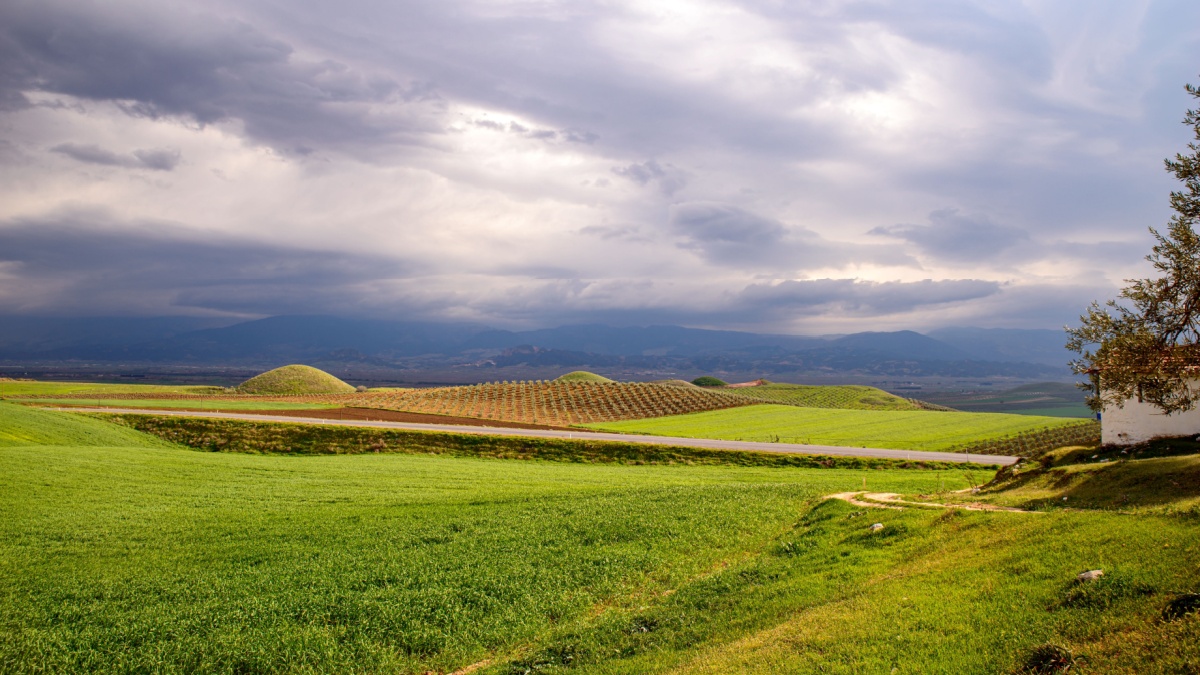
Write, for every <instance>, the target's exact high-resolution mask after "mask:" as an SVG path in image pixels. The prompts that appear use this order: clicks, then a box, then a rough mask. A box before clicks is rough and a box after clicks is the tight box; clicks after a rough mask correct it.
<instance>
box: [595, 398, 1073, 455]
mask: <svg viewBox="0 0 1200 675" xmlns="http://www.w3.org/2000/svg"><path fill="white" fill-rule="evenodd" d="M1072 424H1078V421H1077V420H1069V419H1059V418H1051V417H1032V416H1028V415H1001V414H989V413H957V412H932V411H882V410H837V409H820V408H797V407H793V406H784V405H756V406H747V407H743V408H731V409H727V410H714V411H711V412H702V413H691V414H688V415H674V416H671V417H657V418H652V419H643V420H628V421H621V422H609V423H605V424H593V425H587V426H589V427H590V428H594V429H603V430H605V431H619V432H626V433H638V434H656V435H661V436H682V437H685V438H719V439H726V440H745V441H778V442H781V443H812V444H818V445H848V446H853V447H872V448H894V449H898V450H951V449H954V448H956V447H959V446H964V445H972V444H975V443H978V442H979V441H983V440H986V439H990V438H998V437H1001V436H1008V435H1013V434H1019V433H1022V432H1027V431H1033V430H1038V429H1042V428H1044V427H1050V428H1053V427H1058V426H1067V425H1072Z"/></svg>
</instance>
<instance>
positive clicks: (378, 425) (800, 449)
mask: <svg viewBox="0 0 1200 675" xmlns="http://www.w3.org/2000/svg"><path fill="white" fill-rule="evenodd" d="M54 410H61V411H63V412H102V413H117V414H123V415H158V416H164V417H165V416H174V417H206V418H216V419H233V420H248V421H253V422H284V423H293V424H326V425H333V426H348V427H368V428H373V429H404V430H409V431H435V432H437V431H441V432H452V433H456V434H480V435H487V436H522V437H527V438H557V439H572V438H578V439H586V440H589V441H617V442H621V443H646V444H650V445H674V446H681V447H691V448H707V449H711V450H741V451H750V452H777V453H784V454H801V455H836V456H842V457H872V458H878V459H899V460H913V461H934V462H959V463H968V464H995V465H1000V466H1008V465H1010V464H1015V463H1017V461H1018V460H1019V459H1020V458H1019V457H1009V456H1005V455H975V454H966V453H956V452H933V451H922V450H891V449H887V448H855V447H849V446H837V445H801V444H795V443H760V442H754V441H727V440H716V439H709V438H679V437H672V436H645V435H638V434H614V433H606V432H600V431H591V430H580V431H578V432H575V431H562V430H552V429H512V428H501V427H480V426H462V425H455V424H422V423H414V422H383V421H367V420H330V419H322V418H319V417H296V416H291V415H251V414H246V413H234V412H219V411H179V410H150V409H145V408H76V407H70V408H54Z"/></svg>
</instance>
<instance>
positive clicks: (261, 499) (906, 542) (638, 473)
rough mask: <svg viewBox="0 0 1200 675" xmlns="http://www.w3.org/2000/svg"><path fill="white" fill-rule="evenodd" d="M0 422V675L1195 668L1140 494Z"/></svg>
mask: <svg viewBox="0 0 1200 675" xmlns="http://www.w3.org/2000/svg"><path fill="white" fill-rule="evenodd" d="M0 421H2V422H3V426H4V428H5V429H7V430H8V432H9V433H8V435H7V436H4V437H0V462H2V463H3V467H4V471H0V670H3V671H4V672H18V673H20V672H46V671H51V672H54V671H58V672H78V671H81V670H105V671H109V672H146V671H159V672H171V671H192V672H197V671H203V672H226V673H234V672H264V673H265V672H333V671H350V670H353V671H356V672H397V673H420V672H426V671H434V672H449V671H451V670H454V669H457V668H460V667H463V666H465V665H468V664H478V663H482V662H484V661H487V664H486V665H484V666H483V667H481V668H480V669H479V670H477V671H475V672H477V673H497V674H499V673H528V672H540V673H554V672H559V673H565V672H570V673H617V672H621V673H635V672H636V673H658V672H664V673H665V672H683V673H703V672H709V673H726V672H762V673H780V672H796V673H807V672H845V673H858V672H885V673H887V672H893V669H895V670H894V672H896V673H902V672H913V673H955V674H958V673H1005V672H1012V671H1013V670H1014V669H1015V668H1017V667H1018V666H1021V665H1023V664H1027V663H1029V662H1030V658H1031V654H1033V653H1035V649H1036V648H1037V647H1038V646H1039V645H1044V644H1051V643H1052V644H1056V645H1062V646H1063V647H1065V648H1068V649H1070V650H1072V651H1073V652H1074V654H1075V655H1076V657H1079V658H1080V659H1082V658H1086V659H1088V662H1087V663H1088V666H1089V667H1090V668H1091V669H1093V671H1094V672H1130V673H1132V672H1137V673H1154V672H1164V673H1165V672H1190V671H1194V670H1195V668H1196V666H1197V665H1200V617H1197V616H1196V615H1195V614H1186V615H1183V616H1175V615H1174V614H1169V613H1168V614H1167V615H1165V616H1164V611H1166V610H1167V609H1168V608H1169V607H1170V606H1171V603H1172V602H1175V604H1176V605H1178V604H1179V603H1178V600H1179V599H1180V597H1182V596H1180V595H1179V594H1180V593H1181V592H1183V591H1194V590H1197V589H1196V578H1197V577H1196V575H1197V572H1198V571H1200V545H1198V544H1197V543H1196V542H1197V541H1200V538H1198V537H1197V535H1200V518H1198V517H1197V516H1196V515H1195V513H1194V512H1190V511H1189V512H1177V513H1176V514H1175V515H1163V512H1162V511H1163V510H1162V508H1161V505H1160V507H1157V508H1158V510H1157V511H1154V510H1149V511H1147V512H1145V513H1142V514H1140V515H1137V516H1133V515H1124V514H1118V513H1100V512H1080V511H1066V510H1062V509H1054V510H1051V511H1049V512H1046V513H1043V514H1035V515H1030V514H1019V513H964V512H939V511H934V510H920V509H912V510H905V511H884V510H870V511H867V510H864V509H861V508H856V507H853V506H851V505H849V504H845V503H843V502H837V501H828V502H822V501H821V500H820V495H823V494H827V493H830V492H836V491H843V490H851V489H855V488H859V487H860V486H861V481H862V480H863V478H864V477H867V479H868V480H869V483H870V485H869V487H870V488H871V489H873V490H886V491H895V492H902V493H908V494H915V493H933V492H935V491H936V490H937V489H938V486H939V484H944V486H945V488H946V489H956V488H959V487H962V486H963V485H964V483H965V482H966V478H965V477H963V476H962V475H961V474H960V473H959V472H957V471H954V472H933V471H873V472H869V473H865V472H863V471H847V470H837V469H832V470H830V469H826V470H808V469H794V468H761V467H760V468H747V467H733V466H692V467H688V466H672V467H665V466H659V467H632V466H620V465H611V464H610V465H593V464H587V465H585V464H572V463H562V462H506V461H495V460H486V459H466V458H452V457H429V456H412V455H401V454H369V455H355V456H328V455H326V456H301V457H297V456H279V455H247V454H236V453H204V452H193V451H188V450H185V449H182V448H180V447H179V446H165V445H164V444H163V442H162V441H161V440H159V439H157V438H152V437H149V436H145V435H141V434H137V433H136V432H133V431H131V430H129V429H127V428H121V427H115V426H111V425H108V424H106V423H104V422H103V421H101V420H97V419H86V418H80V417H77V416H72V415H67V414H55V413H50V412H47V411H39V410H27V409H15V410H14V407H13V406H7V405H3V404H0ZM14 430H15V431H14ZM30 443H39V444H41V445H30ZM108 444H119V445H120V446H121V447H100V446H104V445H108ZM872 522H881V523H883V524H884V529H883V530H882V531H881V532H879V533H875V534H871V533H869V532H868V530H867V527H866V526H867V525H869V524H870V523H872ZM1096 567H1102V568H1104V569H1105V570H1106V576H1105V577H1104V578H1103V579H1102V581H1101V582H1100V583H1096V584H1092V585H1079V584H1076V583H1075V582H1074V575H1075V574H1076V573H1078V572H1079V571H1082V570H1084V569H1090V568H1096Z"/></svg>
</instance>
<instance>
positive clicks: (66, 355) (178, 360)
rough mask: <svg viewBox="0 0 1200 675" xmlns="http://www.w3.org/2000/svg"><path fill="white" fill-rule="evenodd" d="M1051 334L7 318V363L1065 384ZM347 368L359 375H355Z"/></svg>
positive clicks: (3, 347)
mask: <svg viewBox="0 0 1200 675" xmlns="http://www.w3.org/2000/svg"><path fill="white" fill-rule="evenodd" d="M1063 342H1064V336H1063V333H1062V332H1061V331H1054V330H1013V329H983V328H944V329H940V330H936V331H931V332H930V333H929V334H926V335H922V334H920V333H916V332H913V331H895V332H867V333H855V334H852V335H845V336H834V337H812V336H795V335H771V334H756V333H745V332H738V331H721V330H704V329H696V328H684V327H681V326H639V327H613V326H603V325H574V326H560V327H558V328H547V329H540V330H531V331H506V330H495V329H493V328H489V327H487V326H483V325H477V324H466V323H416V322H402V321H387V320H370V319H346V318H337V317H328V316H279V317H271V318H267V319H261V320H256V321H246V322H242V323H235V324H232V325H229V324H222V322H221V321H219V320H215V319H192V318H149V319H146V318H139V319H120V318H82V319H45V318H31V317H0V363H3V364H6V365H8V366H12V365H14V364H22V363H30V362H37V363H40V364H52V363H77V362H95V363H122V364H177V365H188V366H196V367H201V366H206V365H209V366H245V367H247V368H250V367H258V366H262V367H268V366H275V365H281V364H285V363H297V362H299V363H309V364H314V365H318V364H320V365H326V366H330V365H332V366H336V365H337V364H353V365H354V367H355V368H357V369H358V370H363V369H374V370H377V371H381V372H382V371H397V372H400V371H406V370H438V369H460V370H461V372H462V373H463V376H464V379H481V378H486V377H487V376H488V374H489V372H490V371H492V370H495V371H497V372H499V371H502V370H504V369H514V368H525V369H535V370H536V369H544V368H551V367H570V368H589V369H594V370H599V371H605V370H612V371H614V372H615V371H629V370H637V371H638V372H647V373H653V372H658V371H662V372H672V373H680V372H698V373H701V372H702V373H709V372H731V373H759V374H761V375H762V376H766V377H770V376H771V375H775V376H781V375H787V374H804V373H815V374H824V375H830V374H839V373H845V374H870V375H892V376H914V377H917V376H929V375H938V376H948V377H987V376H998V377H999V376H1003V377H1014V378H1041V377H1048V378H1061V377H1064V376H1066V375H1067V374H1068V371H1067V368H1066V363H1067V361H1068V359H1069V358H1070V356H1071V354H1070V352H1067V350H1066V349H1064V348H1063ZM347 367H349V366H347Z"/></svg>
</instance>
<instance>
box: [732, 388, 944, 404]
mask: <svg viewBox="0 0 1200 675" xmlns="http://www.w3.org/2000/svg"><path fill="white" fill-rule="evenodd" d="M729 391H730V392H731V393H734V394H736V395H738V396H744V397H746V398H749V399H752V400H755V401H761V402H763V403H782V404H784V405H793V406H799V407H801V408H841V409H843V410H921V406H920V405H919V404H916V403H913V402H912V401H910V400H908V399H906V398H901V397H899V396H896V395H894V394H889V393H887V392H886V391H884V390H882V389H876V388H875V387H865V386H859V385H828V386H827V385H820V386H818V385H807V384H779V383H770V384H763V385H759V386H756V387H741V388H737V389H730V390H729Z"/></svg>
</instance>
